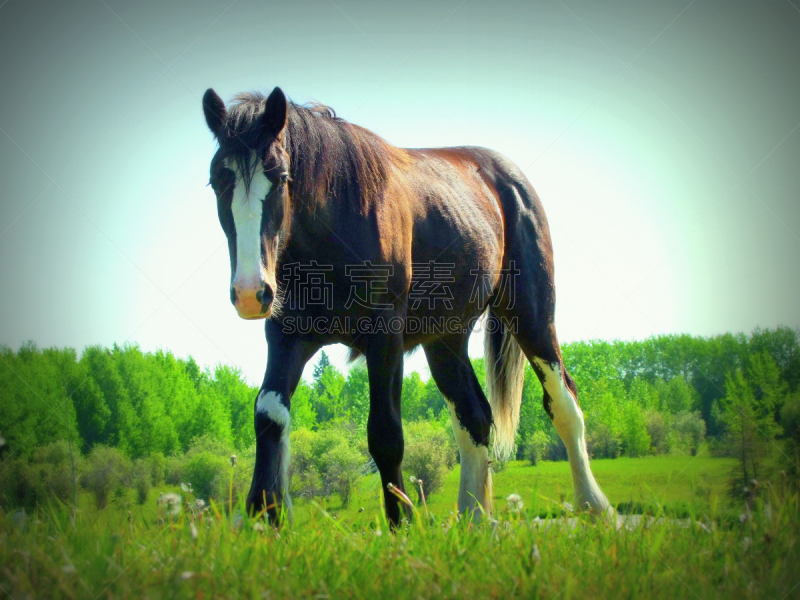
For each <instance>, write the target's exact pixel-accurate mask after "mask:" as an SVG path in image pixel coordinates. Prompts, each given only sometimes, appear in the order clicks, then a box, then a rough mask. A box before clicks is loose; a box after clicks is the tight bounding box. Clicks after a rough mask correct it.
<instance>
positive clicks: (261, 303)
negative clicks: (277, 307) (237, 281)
mask: <svg viewBox="0 0 800 600" xmlns="http://www.w3.org/2000/svg"><path fill="white" fill-rule="evenodd" d="M274 299H275V293H274V292H273V291H272V286H270V285H269V284H268V283H264V284H262V285H261V286H260V287H259V286H246V287H245V286H242V287H237V286H236V285H232V286H231V303H232V304H233V306H234V308H236V312H237V313H239V316H240V317H241V318H242V319H248V320H253V319H268V318H269V317H270V315H271V314H272V303H273V301H274Z"/></svg>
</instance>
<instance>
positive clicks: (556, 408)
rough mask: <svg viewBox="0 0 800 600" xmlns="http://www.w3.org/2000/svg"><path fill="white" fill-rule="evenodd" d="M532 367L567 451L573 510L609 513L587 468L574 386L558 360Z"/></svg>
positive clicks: (537, 361) (538, 360)
mask: <svg viewBox="0 0 800 600" xmlns="http://www.w3.org/2000/svg"><path fill="white" fill-rule="evenodd" d="M531 363H532V365H533V368H534V371H536V375H537V376H538V377H539V381H540V382H541V384H542V389H543V392H544V405H545V410H546V411H547V413H548V415H549V416H550V419H551V420H552V421H553V425H555V428H556V431H558V435H559V436H560V437H561V439H562V441H563V442H564V445H565V446H566V448H567V455H568V457H569V463H570V468H571V470H572V480H573V484H574V487H575V502H576V503H577V506H576V508H577V509H585V508H586V509H589V510H590V511H592V512H594V513H604V512H605V511H606V510H607V509H608V500H607V499H606V497H605V495H604V494H603V492H602V491H601V490H600V487H599V486H598V485H597V482H596V481H595V478H594V475H593V474H592V471H591V468H590V467H589V454H588V452H587V450H586V430H585V426H584V421H583V411H582V410H581V407H580V406H579V405H578V400H577V389H576V387H575V383H574V382H573V381H572V378H571V377H570V376H569V374H568V373H567V370H566V368H565V367H564V363H563V362H562V361H561V359H560V357H559V360H557V361H547V360H545V359H543V358H539V357H535V358H533V360H532V361H531Z"/></svg>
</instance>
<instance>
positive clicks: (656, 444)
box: [645, 410, 670, 454]
mask: <svg viewBox="0 0 800 600" xmlns="http://www.w3.org/2000/svg"><path fill="white" fill-rule="evenodd" d="M645 427H646V428H647V435H649V436H650V451H651V452H652V453H653V454H668V453H669V450H670V431H669V424H668V423H667V420H666V419H665V418H664V415H663V414H661V413H660V412H658V411H655V410H654V411H651V412H648V413H647V414H646V415H645Z"/></svg>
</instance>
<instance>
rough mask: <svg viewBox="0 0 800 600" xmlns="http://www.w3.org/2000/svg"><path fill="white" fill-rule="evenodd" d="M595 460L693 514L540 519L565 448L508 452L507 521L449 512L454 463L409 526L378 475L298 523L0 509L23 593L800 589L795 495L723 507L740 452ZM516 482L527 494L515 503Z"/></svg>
mask: <svg viewBox="0 0 800 600" xmlns="http://www.w3.org/2000/svg"><path fill="white" fill-rule="evenodd" d="M593 466H594V469H595V471H596V473H597V478H598V480H599V481H600V483H601V485H603V486H604V487H605V489H606V491H607V493H608V495H609V497H610V498H611V500H612V502H614V503H615V504H616V503H620V502H626V501H628V500H633V501H635V502H636V501H640V502H642V503H645V504H647V503H652V501H653V500H655V501H657V502H658V505H661V506H669V505H677V503H685V504H686V506H687V508H688V509H689V511H690V513H692V516H693V524H692V525H691V526H690V527H688V528H681V527H679V526H677V525H676V524H675V523H674V521H672V520H670V519H668V520H664V521H662V522H657V523H654V524H652V525H651V526H650V527H639V528H637V529H635V530H632V531H628V530H626V529H624V528H622V529H620V528H617V527H615V526H613V525H611V524H609V523H605V522H593V521H592V520H591V519H589V518H588V517H586V516H580V517H579V518H578V523H577V526H575V527H574V528H570V527H566V526H564V524H565V523H566V521H565V520H563V519H554V520H550V521H547V525H546V526H543V524H542V521H539V520H537V519H536V518H535V514H534V513H537V512H538V510H539V509H540V508H545V507H547V506H548V505H549V504H550V503H549V501H548V500H545V499H544V498H550V499H552V500H553V501H555V502H556V503H557V501H558V500H559V496H560V494H561V493H562V492H563V493H565V494H566V495H567V498H569V496H570V495H571V491H570V490H571V485H570V482H569V478H568V467H567V465H566V464H565V463H554V464H547V463H545V464H543V465H541V466H538V467H530V466H527V465H524V464H519V463H518V464H514V463H512V464H510V465H508V466H507V467H506V469H505V470H504V471H503V472H501V473H499V474H497V476H496V487H495V496H496V497H497V498H499V499H498V500H497V501H496V511H495V517H497V518H498V521H497V522H496V523H494V524H491V523H486V524H484V525H481V526H478V527H474V526H471V525H469V524H468V523H466V522H465V521H460V522H459V521H457V520H456V519H455V517H454V516H453V515H452V513H451V511H452V508H453V504H454V499H455V486H456V485H457V477H458V474H457V473H451V474H450V475H449V477H448V479H447V481H446V482H445V489H444V490H443V491H442V493H440V494H439V495H437V496H434V497H433V498H431V502H430V504H429V509H430V512H431V513H432V514H433V515H434V519H432V520H431V521H426V520H425V519H424V518H423V516H422V515H421V514H419V513H418V515H417V518H416V519H415V520H414V521H413V523H412V524H411V525H409V526H406V527H404V528H402V529H401V530H400V531H398V532H397V533H396V534H391V533H389V532H388V531H387V526H386V523H385V522H384V521H383V519H382V518H381V517H380V514H379V508H378V506H377V502H376V500H375V497H376V495H377V493H378V492H377V486H376V489H370V486H371V485H372V483H371V479H370V478H367V479H366V480H365V481H364V482H362V488H363V489H361V490H360V491H359V492H358V493H357V495H356V497H355V499H354V501H353V502H352V503H351V505H350V506H349V507H348V508H347V509H341V508H340V507H337V506H336V504H337V502H336V501H335V500H334V501H332V502H331V506H329V507H328V508H329V509H331V510H324V509H323V508H322V507H321V506H320V505H319V504H315V503H310V502H300V503H298V506H297V518H296V519H295V522H294V524H293V525H291V526H287V527H284V528H283V529H281V530H280V531H276V530H274V529H272V528H271V527H268V526H267V527H264V526H262V524H261V523H260V522H256V521H252V520H249V519H245V520H244V521H243V522H242V521H238V520H236V519H230V518H228V516H226V514H225V512H224V511H222V510H220V509H218V508H217V507H212V510H211V511H209V512H207V513H205V514H204V515H202V517H199V518H192V516H191V514H190V513H188V512H186V511H184V512H182V513H181V514H180V515H178V516H175V517H164V516H163V515H162V516H161V517H160V516H159V514H158V512H157V510H156V507H155V498H156V497H157V495H158V491H154V492H153V496H152V498H151V501H149V502H148V503H147V504H146V505H144V506H138V505H135V506H127V505H125V504H124V503H121V504H120V503H118V504H116V505H112V506H110V507H109V508H107V509H105V510H103V511H96V510H93V509H90V508H88V507H87V508H84V509H82V510H81V511H80V512H79V513H78V515H77V517H76V518H75V519H72V518H71V516H70V511H69V509H68V508H66V507H60V508H59V507H53V508H50V509H46V510H40V511H38V512H37V513H36V514H34V515H31V516H29V517H28V518H27V519H24V518H21V517H20V515H19V514H0V590H2V592H4V593H5V594H6V595H7V596H8V597H11V598H28V597H41V598H137V599H138V598H242V599H245V598H300V597H308V598H429V597H430V598H433V597H436V598H467V599H476V600H477V599H479V598H495V597H496V598H517V597H518V598H532V597H548V598H554V597H558V598H569V597H573V596H577V597H586V596H590V595H591V596H592V597H612V598H617V597H625V598H627V597H638V596H645V597H671V598H683V597H698V598H706V597H726V598H727V597H735V598H739V597H769V598H777V599H782V598H785V597H798V596H800V593H799V592H800V587H798V585H800V576H799V575H798V574H797V568H796V566H797V564H798V559H799V558H800V551H799V550H798V546H797V540H798V533H799V532H798V521H797V517H798V510H800V503H798V498H797V496H796V495H786V496H782V495H781V494H780V493H778V491H776V489H767V490H766V491H765V492H764V494H763V495H762V499H761V500H759V501H758V502H756V503H755V505H754V506H753V510H752V514H751V517H750V518H749V519H747V520H745V521H744V522H743V523H740V522H739V520H738V519H735V520H733V521H730V520H728V519H723V518H720V515H721V514H723V513H725V512H726V511H727V514H730V513H731V511H732V510H734V509H736V510H740V509H738V508H737V507H731V506H730V505H725V503H724V501H723V500H721V499H719V498H718V494H719V493H721V492H722V490H723V489H724V485H725V484H724V478H725V476H726V475H727V473H728V471H729V470H730V467H731V463H730V462H729V461H724V460H720V459H710V458H700V457H698V458H696V459H694V460H692V459H690V458H685V459H684V458H669V457H667V458H651V459H628V460H616V461H599V460H598V461H594V462H593ZM537 476H538V483H536V482H537ZM693 480H694V484H692V481H693ZM534 489H535V490H536V496H534ZM698 489H700V491H698ZM511 492H516V493H519V494H520V495H521V496H522V497H523V499H524V501H525V504H526V508H527V509H530V510H528V511H524V512H523V513H522V514H516V513H512V512H510V511H509V510H508V509H507V508H505V500H504V498H505V496H507V495H508V494H510V493H511ZM542 497H544V498H542ZM536 498H539V499H538V500H536ZM500 499H502V500H500ZM361 505H365V510H364V511H363V512H360V513H359V512H358V508H360V507H361ZM651 506H655V505H652V504H651ZM129 511H130V512H129ZM331 511H333V512H335V513H336V516H334V514H332V512H331ZM656 515H657V513H656Z"/></svg>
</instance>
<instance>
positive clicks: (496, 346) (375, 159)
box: [203, 88, 608, 524]
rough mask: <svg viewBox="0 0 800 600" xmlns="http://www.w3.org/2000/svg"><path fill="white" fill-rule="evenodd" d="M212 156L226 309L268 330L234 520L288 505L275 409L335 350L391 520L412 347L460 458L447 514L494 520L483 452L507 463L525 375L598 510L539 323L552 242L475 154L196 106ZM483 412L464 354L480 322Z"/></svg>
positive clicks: (324, 113) (567, 385) (543, 318)
mask: <svg viewBox="0 0 800 600" xmlns="http://www.w3.org/2000/svg"><path fill="white" fill-rule="evenodd" d="M203 109H204V112H205V117H206V122H207V123H208V126H209V127H210V128H211V131H212V132H213V134H214V135H215V136H216V139H217V141H218V142H219V150H218V151H217V153H216V154H215V156H214V158H213V159H212V161H211V185H212V186H213V188H214V191H215V192H216V195H217V209H218V212H219V220H220V223H221V224H222V228H223V230H224V231H225V234H226V236H227V238H228V246H229V249H230V259H231V288H230V294H231V302H232V303H233V305H234V306H235V307H236V310H237V312H238V313H239V315H240V316H241V317H242V318H245V319H262V318H264V319H267V321H266V336H267V343H268V347H269V354H268V361H267V371H266V374H265V376H264V382H263V384H262V385H261V390H260V392H259V394H258V397H257V399H256V401H255V429H256V440H257V441H256V463H255V473H254V474H253V482H252V486H251V488H250V493H249V495H248V509H249V510H251V511H254V512H258V511H261V510H266V511H267V512H268V513H269V515H270V517H271V518H272V519H273V520H274V519H275V518H276V516H277V515H278V514H279V508H280V507H281V506H282V505H283V506H286V507H290V501H289V494H288V480H287V473H288V463H289V429H290V417H289V406H290V401H291V397H292V394H293V393H294V391H295V388H296V387H297V384H298V382H299V380H300V376H301V374H302V371H303V367H304V365H305V364H306V362H307V361H308V360H309V358H310V357H311V356H312V355H313V354H314V353H315V352H316V351H317V350H318V349H319V348H321V347H322V346H324V345H326V344H332V343H336V342H339V343H342V344H345V345H347V346H349V347H350V348H351V349H353V351H354V352H355V353H358V354H363V355H364V356H365V358H366V363H367V368H368V370H369V387H370V413H369V420H368V423H367V435H368V441H369V451H370V454H371V455H372V457H373V459H374V460H375V464H376V465H377V467H378V470H379V471H380V475H381V480H382V482H383V489H384V500H385V504H386V513H387V516H388V518H389V520H390V522H391V523H394V524H396V523H397V522H398V521H399V519H400V516H401V514H400V505H399V503H398V499H397V497H396V496H395V495H394V494H392V493H390V492H389V490H388V488H389V487H390V486H389V484H392V485H394V486H396V487H397V488H399V489H400V490H402V489H403V477H402V473H401V463H402V460H403V428H402V423H401V419H400V388H401V385H402V378H403V353H404V352H406V351H409V350H411V349H412V348H414V347H415V346H417V345H419V344H422V346H423V348H424V350H425V355H426V357H427V359H428V364H429V365H430V370H431V375H432V376H433V378H434V380H435V381H436V384H437V385H438V386H439V389H440V390H441V392H442V395H443V396H444V397H445V399H446V401H447V405H448V407H449V408H450V412H451V415H452V423H453V431H454V433H455V437H456V440H457V442H458V447H459V452H460V456H461V484H460V488H459V494H458V506H459V510H460V511H462V512H464V511H466V512H470V513H471V514H473V515H474V516H475V517H476V518H480V513H481V511H483V512H487V513H488V512H489V511H490V509H491V475H490V472H489V463H490V460H489V443H490V432H491V429H492V426H493V425H494V427H495V441H494V443H495V451H496V452H498V454H500V455H502V454H508V452H509V451H510V450H511V449H512V447H513V443H514V436H515V433H516V428H517V424H518V421H519V406H520V401H521V392H522V379H523V371H524V364H525V360H526V359H527V360H528V361H529V362H530V364H531V366H532V367H533V369H534V371H535V372H536V374H537V375H538V377H539V380H540V381H541V383H542V386H543V388H544V408H545V410H546V411H547V413H548V414H549V415H550V417H551V418H552V420H553V423H554V424H555V427H556V429H557V430H558V433H559V435H560V436H561V438H562V439H563V440H564V443H565V444H566V447H567V452H568V454H569V460H570V465H571V467H572V475H573V480H574V484H575V495H576V500H577V506H578V507H581V508H586V507H588V508H590V509H591V510H592V511H596V512H603V511H605V510H606V509H607V508H608V501H607V500H606V498H605V496H604V495H603V493H602V492H601V491H600V488H599V487H598V486H597V484H596V483H595V480H594V477H593V476H592V473H591V471H590V469H589V459H588V455H587V452H586V442H585V439H584V424H583V414H582V412H581V409H580V407H579V406H578V402H577V394H576V389H575V385H574V383H573V381H572V379H571V378H570V376H569V375H568V374H567V372H566V370H565V369H564V364H563V362H562V359H561V352H560V349H559V345H558V340H557V338H556V331H555V327H554V324H553V319H554V313H555V287H554V280H553V255H552V248H551V243H550V233H549V230H548V226H547V219H546V218H545V214H544V210H543V209H542V205H541V203H540V201H539V198H538V197H537V195H536V192H535V191H534V190H533V187H532V186H531V184H530V183H529V182H528V180H527V179H526V178H525V175H523V173H522V171H520V170H519V169H518V168H517V167H516V166H515V165H514V164H512V163H511V162H510V161H509V160H508V159H506V158H505V157H503V156H502V155H500V154H498V153H497V152H493V151H491V150H487V149H485V148H474V147H462V148H437V149H403V148H396V147H394V146H392V145H390V144H388V143H387V142H386V141H384V140H383V139H381V138H380V137H379V136H377V135H375V134H374V133H372V132H370V131H368V130H366V129H363V128H361V127H359V126H357V125H353V124H351V123H348V122H346V121H344V120H342V119H340V118H337V117H336V116H335V115H334V113H333V111H332V110H330V109H329V108H327V107H324V106H321V105H314V106H310V107H304V106H299V105H296V104H294V103H292V102H288V101H287V100H286V97H285V96H284V94H283V92H282V91H281V90H280V89H279V88H275V89H274V90H273V91H272V93H271V94H270V95H269V97H267V98H265V97H263V96H262V95H260V94H256V93H249V94H241V95H239V96H237V97H236V98H234V100H233V102H232V103H231V104H230V106H228V107H226V106H225V104H224V102H223V101H222V100H221V99H220V97H219V96H218V95H217V94H216V93H215V92H214V91H213V90H211V89H209V90H208V91H207V92H206V94H205V96H204V97H203ZM484 313H485V314H486V319H485V321H483V323H484V324H485V327H486V355H485V356H486V362H485V364H486V378H487V384H488V388H489V397H490V400H487V399H486V396H485V395H484V393H483V391H482V390H481V386H480V385H479V383H478V380H477V378H476V376H475V373H474V372H473V369H472V366H471V364H470V361H469V357H468V355H467V342H468V340H469V336H470V333H471V332H472V329H473V326H474V325H475V323H476V321H477V320H478V318H479V317H481V315H483V314H484Z"/></svg>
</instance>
